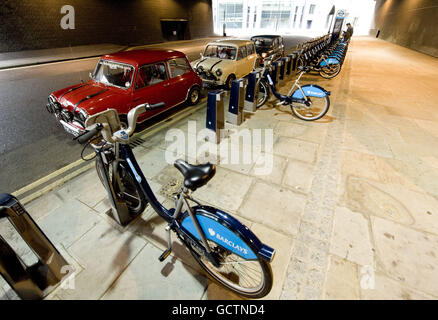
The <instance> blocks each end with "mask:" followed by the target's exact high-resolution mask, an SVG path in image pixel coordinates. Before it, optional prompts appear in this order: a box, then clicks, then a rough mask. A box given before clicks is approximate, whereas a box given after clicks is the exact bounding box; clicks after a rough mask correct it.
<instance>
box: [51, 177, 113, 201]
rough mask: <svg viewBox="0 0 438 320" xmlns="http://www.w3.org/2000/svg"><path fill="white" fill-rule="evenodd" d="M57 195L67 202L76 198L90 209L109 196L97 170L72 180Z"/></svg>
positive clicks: (58, 190)
mask: <svg viewBox="0 0 438 320" xmlns="http://www.w3.org/2000/svg"><path fill="white" fill-rule="evenodd" d="M56 193H57V195H58V196H59V197H60V198H61V199H62V200H63V201H65V202H66V201H68V200H70V199H72V198H76V199H79V200H80V201H81V202H83V203H85V204H86V205H87V206H89V207H90V208H93V207H94V206H95V205H97V204H98V203H99V202H100V201H102V200H103V199H104V198H105V197H106V196H107V192H106V190H105V188H104V187H103V185H102V183H101V182H100V179H99V176H98V175H97V172H96V170H90V171H88V172H86V173H84V174H81V175H80V176H78V177H76V178H74V179H72V180H70V181H69V182H68V183H67V184H65V185H64V186H62V187H61V188H59V189H57V191H56Z"/></svg>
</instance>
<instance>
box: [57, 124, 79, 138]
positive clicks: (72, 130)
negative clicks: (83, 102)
mask: <svg viewBox="0 0 438 320" xmlns="http://www.w3.org/2000/svg"><path fill="white" fill-rule="evenodd" d="M61 124H62V126H63V127H64V130H65V131H67V132H68V133H70V134H72V135H74V136H75V137H77V136H79V135H80V134H81V131H80V130H79V129H76V128H73V127H72V126H69V125H68V124H66V123H65V122H64V121H62V122H61Z"/></svg>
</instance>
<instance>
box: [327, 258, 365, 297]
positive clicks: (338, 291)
mask: <svg viewBox="0 0 438 320" xmlns="http://www.w3.org/2000/svg"><path fill="white" fill-rule="evenodd" d="M329 259H330V264H329V269H328V272H327V279H326V284H325V288H324V293H323V298H324V299H329V300H357V299H359V298H360V292H359V281H358V275H357V266H356V265H355V264H354V263H352V262H349V261H347V260H345V259H341V258H339V257H337V256H334V255H331V256H330V257H329Z"/></svg>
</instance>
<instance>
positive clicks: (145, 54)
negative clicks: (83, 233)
mask: <svg viewBox="0 0 438 320" xmlns="http://www.w3.org/2000/svg"><path fill="white" fill-rule="evenodd" d="M179 57H185V55H184V53H182V52H180V51H176V50H170V49H169V50H168V49H140V50H132V51H119V52H115V53H111V54H106V55H104V56H102V59H106V60H113V61H118V62H123V63H127V64H131V65H134V66H137V65H143V64H147V63H153V62H157V61H163V60H168V59H171V58H179Z"/></svg>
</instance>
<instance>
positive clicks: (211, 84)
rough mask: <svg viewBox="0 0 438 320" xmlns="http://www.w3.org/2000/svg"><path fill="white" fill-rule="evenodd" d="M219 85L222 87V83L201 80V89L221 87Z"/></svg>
mask: <svg viewBox="0 0 438 320" xmlns="http://www.w3.org/2000/svg"><path fill="white" fill-rule="evenodd" d="M221 85H223V82H222V81H217V80H209V79H202V87H204V88H208V87H213V86H221Z"/></svg>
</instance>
